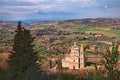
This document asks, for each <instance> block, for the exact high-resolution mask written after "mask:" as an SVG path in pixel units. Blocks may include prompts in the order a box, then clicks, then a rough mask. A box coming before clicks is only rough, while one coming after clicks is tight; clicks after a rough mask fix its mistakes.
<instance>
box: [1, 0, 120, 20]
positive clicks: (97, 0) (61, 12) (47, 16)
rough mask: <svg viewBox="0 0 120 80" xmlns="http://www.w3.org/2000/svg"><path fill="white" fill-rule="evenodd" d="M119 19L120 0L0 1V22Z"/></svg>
mask: <svg viewBox="0 0 120 80" xmlns="http://www.w3.org/2000/svg"><path fill="white" fill-rule="evenodd" d="M83 18H120V0H0V20H3V21H9V20H10V21H12V20H68V19H83Z"/></svg>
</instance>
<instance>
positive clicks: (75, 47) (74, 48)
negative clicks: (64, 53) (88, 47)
mask: <svg viewBox="0 0 120 80" xmlns="http://www.w3.org/2000/svg"><path fill="white" fill-rule="evenodd" d="M71 49H72V50H79V47H78V46H77V45H76V42H74V45H73V46H72V48H71Z"/></svg>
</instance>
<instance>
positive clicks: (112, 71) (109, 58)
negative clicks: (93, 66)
mask: <svg viewBox="0 0 120 80" xmlns="http://www.w3.org/2000/svg"><path fill="white" fill-rule="evenodd" d="M103 57H104V59H105V60H104V61H103V65H104V67H105V68H106V69H107V70H108V74H107V77H108V80H119V79H120V76H119V75H120V71H119V70H118V69H117V68H116V66H117V62H118V57H119V52H118V44H114V45H113V47H112V51H110V50H109V48H108V49H107V52H106V53H104V54H103Z"/></svg>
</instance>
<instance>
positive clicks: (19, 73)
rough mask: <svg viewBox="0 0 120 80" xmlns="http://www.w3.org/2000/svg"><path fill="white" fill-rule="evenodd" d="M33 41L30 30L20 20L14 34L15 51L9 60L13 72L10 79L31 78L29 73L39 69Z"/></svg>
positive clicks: (23, 79) (26, 79)
mask: <svg viewBox="0 0 120 80" xmlns="http://www.w3.org/2000/svg"><path fill="white" fill-rule="evenodd" d="M33 41H34V38H33V37H32V35H31V34H30V31H29V30H26V29H24V28H22V27H21V22H19V23H18V28H17V30H16V34H15V36H14V44H13V53H12V54H11V55H10V57H9V61H8V64H9V66H10V67H9V68H10V70H11V71H12V73H13V75H12V77H11V79H10V80H31V79H28V78H29V77H30V76H29V75H30V74H31V72H33V70H37V64H36V61H37V54H36V53H35V52H34V49H33V46H34V45H33ZM33 68H34V69H33ZM30 70H31V72H30ZM26 76H27V77H26Z"/></svg>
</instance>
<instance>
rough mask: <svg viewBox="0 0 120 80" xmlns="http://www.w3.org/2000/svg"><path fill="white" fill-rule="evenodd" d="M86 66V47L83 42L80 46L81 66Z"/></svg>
mask: <svg viewBox="0 0 120 80" xmlns="http://www.w3.org/2000/svg"><path fill="white" fill-rule="evenodd" d="M84 66H85V57H84V48H83V44H81V47H80V68H84Z"/></svg>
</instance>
